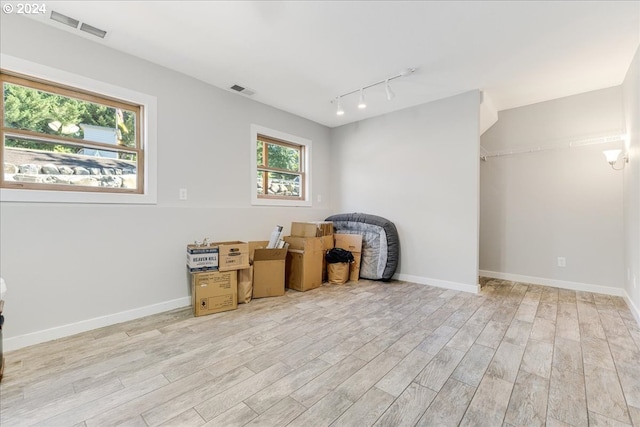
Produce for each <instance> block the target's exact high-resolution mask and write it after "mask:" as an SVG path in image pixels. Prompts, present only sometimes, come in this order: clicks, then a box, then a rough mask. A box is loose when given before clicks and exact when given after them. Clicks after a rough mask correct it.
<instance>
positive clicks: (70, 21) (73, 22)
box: [51, 10, 80, 28]
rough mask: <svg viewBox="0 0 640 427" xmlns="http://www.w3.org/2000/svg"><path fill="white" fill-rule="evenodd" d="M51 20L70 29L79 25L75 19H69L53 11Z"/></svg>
mask: <svg viewBox="0 0 640 427" xmlns="http://www.w3.org/2000/svg"><path fill="white" fill-rule="evenodd" d="M51 19H53V20H54V21H56V22H59V23H61V24H64V25H68V26H70V27H71V28H78V24H79V23H80V21H78V20H77V19H73V18H70V17H68V16H66V15H63V14H61V13H58V12H56V11H55V10H52V11H51Z"/></svg>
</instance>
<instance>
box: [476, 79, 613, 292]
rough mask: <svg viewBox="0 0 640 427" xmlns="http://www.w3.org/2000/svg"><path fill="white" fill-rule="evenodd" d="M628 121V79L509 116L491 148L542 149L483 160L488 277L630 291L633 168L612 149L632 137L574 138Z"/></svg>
mask: <svg viewBox="0 0 640 427" xmlns="http://www.w3.org/2000/svg"><path fill="white" fill-rule="evenodd" d="M623 128H624V124H623V114H622V91H621V88H620V87H619V86H618V87H614V88H609V89H603V90H599V91H594V92H589V93H585V94H580V95H575V96H571V97H567V98H561V99H556V100H552V101H547V102H542V103H538V104H534V105H529V106H525V107H520V108H514V109H510V110H504V111H501V112H500V113H499V120H498V122H497V123H496V124H495V125H494V126H493V127H492V128H491V129H489V130H488V131H487V132H486V133H485V134H483V135H482V137H481V144H482V147H483V148H484V149H485V150H487V151H488V152H489V153H494V154H496V153H506V152H509V151H510V150H512V151H514V152H516V153H518V152H521V151H527V150H533V152H523V153H521V154H512V155H499V156H495V157H491V156H490V157H488V158H487V161H486V162H481V165H480V272H481V274H486V275H488V276H491V277H498V278H505V279H509V280H521V281H527V282H532V283H538V284H547V285H551V286H558V287H565V288H572V289H581V290H586V291H594V292H602V293H609V294H616V295H622V286H623V283H624V281H623V274H622V273H623V270H624V268H623V259H624V254H623V248H624V243H623V242H624V232H623V214H622V206H623V194H622V193H623V191H622V179H623V174H622V172H620V171H614V170H612V169H611V166H609V164H607V162H606V161H605V158H604V156H603V154H602V150H605V149H610V148H620V147H621V145H622V142H621V141H619V140H618V141H617V142H612V143H606V144H593V145H582V146H574V148H569V143H570V142H579V141H583V142H584V141H588V140H589V138H595V137H596V136H600V137H603V136H607V135H612V134H620V133H623V132H624V129H623ZM537 148H542V150H540V151H535V150H536V149H537ZM547 148H548V149H547ZM618 167H619V165H618ZM558 257H562V258H565V260H566V267H560V266H558Z"/></svg>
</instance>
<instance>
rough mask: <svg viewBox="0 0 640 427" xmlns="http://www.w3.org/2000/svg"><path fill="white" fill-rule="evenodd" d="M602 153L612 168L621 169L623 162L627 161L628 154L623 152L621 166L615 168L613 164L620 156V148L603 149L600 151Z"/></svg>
mask: <svg viewBox="0 0 640 427" xmlns="http://www.w3.org/2000/svg"><path fill="white" fill-rule="evenodd" d="M602 153H603V154H604V156H605V157H606V158H607V162H608V163H609V164H610V165H611V168H612V169H613V170H617V171H619V170H622V169H624V165H625V163H629V154H628V153H625V154H624V156H622V160H623V163H622V167H621V168H616V167H615V164H616V162H617V161H618V157H619V156H620V153H622V150H620V149H617V150H604V151H603V152H602Z"/></svg>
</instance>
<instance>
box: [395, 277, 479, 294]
mask: <svg viewBox="0 0 640 427" xmlns="http://www.w3.org/2000/svg"><path fill="white" fill-rule="evenodd" d="M393 278H394V279H396V280H403V281H405V282H412V283H418V284H420V285H430V286H435V287H437V288H445V289H453V290H454V291H463V292H469V293H472V294H477V293H478V292H479V291H480V285H479V284H478V285H467V284H465V283H457V282H448V281H446V280H439V279H430V278H428V277H422V276H412V275H410V274H396V275H395V276H393Z"/></svg>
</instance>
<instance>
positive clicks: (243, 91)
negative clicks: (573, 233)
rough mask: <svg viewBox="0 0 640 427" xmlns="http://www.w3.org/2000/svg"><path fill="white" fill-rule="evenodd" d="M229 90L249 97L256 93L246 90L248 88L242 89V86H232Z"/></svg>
mask: <svg viewBox="0 0 640 427" xmlns="http://www.w3.org/2000/svg"><path fill="white" fill-rule="evenodd" d="M229 89H231V90H233V91H236V92H239V93H241V94H243V95H247V96H251V95H253V94H254V93H256V92H255V91H253V90H251V89H248V88H246V87H242V86H240V85H233V86H231V87H230V88H229Z"/></svg>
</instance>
